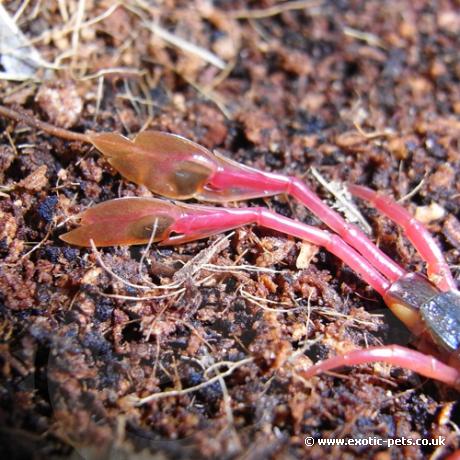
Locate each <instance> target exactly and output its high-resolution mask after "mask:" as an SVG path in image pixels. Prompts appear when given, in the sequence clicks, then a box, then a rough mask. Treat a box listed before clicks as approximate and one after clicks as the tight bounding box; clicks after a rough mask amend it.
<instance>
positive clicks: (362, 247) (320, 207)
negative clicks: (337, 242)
mask: <svg viewBox="0 0 460 460" xmlns="http://www.w3.org/2000/svg"><path fill="white" fill-rule="evenodd" d="M288 193H289V194H291V195H292V196H294V197H295V198H297V199H298V200H299V201H301V202H302V203H303V204H304V205H305V206H306V207H307V208H308V209H310V211H311V212H312V213H313V214H315V215H316V216H317V217H318V218H319V219H321V220H322V221H323V222H324V223H325V224H326V225H327V226H328V227H329V228H331V229H332V230H334V231H335V232H337V234H338V235H340V236H341V238H342V239H343V240H344V241H346V242H347V243H348V244H349V245H350V246H352V247H353V248H355V249H356V250H357V251H358V252H360V253H361V254H362V255H363V256H364V257H365V258H366V259H367V260H368V261H369V262H370V263H371V264H372V265H373V266H374V267H375V268H376V269H377V270H379V271H380V272H381V273H382V274H383V275H385V276H386V277H387V278H388V279H389V280H391V281H393V282H394V281H396V280H398V279H399V278H401V276H403V275H405V271H404V270H403V269H402V268H401V267H399V265H397V264H396V263H395V262H394V261H393V260H391V259H390V258H389V257H388V256H387V255H386V254H384V253H383V252H382V251H381V250H380V249H379V248H377V246H375V244H374V243H373V242H372V241H371V240H370V239H369V238H368V237H367V236H366V235H365V234H364V233H363V232H362V231H361V230H360V229H359V228H358V227H357V226H356V225H353V224H349V223H348V222H346V221H345V220H344V219H343V217H342V216H341V215H340V214H338V213H337V212H335V211H334V210H332V209H331V208H329V207H328V206H326V205H325V204H324V202H323V201H321V199H320V198H319V197H318V196H317V195H316V194H315V193H313V192H312V191H311V190H310V189H309V188H308V187H307V186H306V185H305V184H304V183H303V182H302V181H300V180H299V179H297V178H292V179H291V183H290V186H289V188H288Z"/></svg>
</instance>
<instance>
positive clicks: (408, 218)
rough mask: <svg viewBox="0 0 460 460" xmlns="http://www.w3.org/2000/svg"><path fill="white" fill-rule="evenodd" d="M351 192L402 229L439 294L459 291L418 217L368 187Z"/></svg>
mask: <svg viewBox="0 0 460 460" xmlns="http://www.w3.org/2000/svg"><path fill="white" fill-rule="evenodd" d="M348 189H349V190H350V192H351V193H352V194H353V195H355V196H357V197H359V198H361V199H363V200H366V201H369V202H370V203H372V205H373V206H375V207H376V208H377V209H378V210H379V211H381V212H382V213H383V214H385V215H386V216H387V217H388V218H390V219H391V220H392V221H393V222H395V223H396V224H398V225H400V226H401V227H402V228H403V230H404V232H405V234H406V236H407V238H408V239H409V240H410V241H411V242H412V244H413V245H414V247H415V248H416V249H417V251H418V252H419V253H420V256H421V257H422V258H423V260H425V262H426V264H427V272H428V276H429V278H430V279H431V280H432V281H433V282H434V284H436V286H437V287H438V288H439V289H440V290H442V291H452V290H456V288H457V287H456V284H455V281H454V279H453V277H452V273H451V272H450V270H449V266H448V265H447V262H446V260H445V258H444V256H443V254H442V252H441V249H440V248H439V246H438V245H437V244H436V242H435V240H434V239H433V237H432V236H431V234H430V233H429V232H428V230H427V229H426V228H425V227H424V226H423V225H422V224H421V223H420V222H419V221H418V220H417V219H415V217H413V216H412V215H411V214H410V213H409V212H408V211H407V210H406V209H404V208H403V207H402V206H401V205H399V204H398V203H396V202H395V201H394V200H392V199H391V198H390V197H387V196H382V195H379V194H378V193H377V192H375V191H374V190H371V189H369V188H367V187H363V186H361V185H353V184H350V185H349V186H348Z"/></svg>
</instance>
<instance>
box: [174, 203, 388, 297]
mask: <svg viewBox="0 0 460 460" xmlns="http://www.w3.org/2000/svg"><path fill="white" fill-rule="evenodd" d="M208 209H209V208H208ZM215 209H216V211H215V212H214V213H205V214H202V215H195V216H192V217H190V216H187V217H186V218H184V219H183V220H180V221H178V222H176V224H175V225H174V228H173V230H174V232H177V233H183V234H185V235H193V233H196V234H199V233H202V232H203V231H204V230H206V234H207V235H209V234H210V232H211V233H212V232H214V233H215V232H219V231H223V230H229V229H230V228H236V227H240V226H242V225H246V224H249V223H256V224H258V225H260V226H263V227H267V228H270V229H273V230H277V231H279V232H282V233H286V234H287V235H291V236H294V237H297V238H300V239H303V240H306V241H308V242H310V243H313V244H316V245H318V246H322V247H324V248H325V249H326V250H328V251H329V252H330V253H331V254H334V255H335V256H337V257H338V258H339V259H340V260H342V261H343V262H344V263H345V264H347V265H348V266H349V267H350V268H351V269H353V270H354V271H355V272H356V273H357V274H358V275H359V276H360V277H361V278H362V279H363V280H364V281H365V282H366V283H367V284H369V285H370V286H371V287H372V288H374V289H375V290H376V291H377V292H378V293H379V294H380V295H382V296H383V295H384V294H385V292H386V291H387V289H388V288H389V287H390V283H389V282H388V281H387V280H386V279H385V278H384V277H383V276H382V275H380V273H379V272H378V271H377V270H376V269H375V268H374V267H373V266H372V264H370V263H369V262H368V261H367V260H366V259H365V258H364V257H362V256H361V255H359V254H358V253H357V252H356V251H355V250H354V249H353V248H351V247H350V246H348V245H347V244H346V243H345V242H344V241H343V240H342V239H341V238H340V237H339V236H337V235H335V234H331V233H329V232H327V231H325V230H321V229H319V228H317V227H312V226H309V225H306V224H302V223H301V222H298V221H295V220H293V219H289V218H288V217H284V216H281V215H279V214H276V213H274V212H271V211H268V210H267V209H266V208H262V207H260V208H236V209H228V208H226V209H223V208H215ZM178 241H180V240H178ZM169 242H171V243H174V237H172V238H171V240H170V241H169ZM165 243H168V241H166V242H165Z"/></svg>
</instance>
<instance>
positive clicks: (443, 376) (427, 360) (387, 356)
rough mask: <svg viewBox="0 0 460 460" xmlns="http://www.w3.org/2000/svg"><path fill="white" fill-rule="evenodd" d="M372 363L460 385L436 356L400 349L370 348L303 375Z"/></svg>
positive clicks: (458, 375) (459, 378)
mask: <svg viewBox="0 0 460 460" xmlns="http://www.w3.org/2000/svg"><path fill="white" fill-rule="evenodd" d="M372 362H384V363H387V364H391V365H392V366H399V367H403V368H405V369H409V370H411V371H414V372H417V373H418V374H420V375H423V376H425V377H427V378H430V379H434V380H438V381H440V382H444V383H446V384H447V385H451V386H453V387H456V388H458V387H459V385H460V372H459V371H458V370H457V369H454V368H453V367H450V366H447V365H446V364H444V363H442V362H441V361H439V360H437V359H436V358H434V357H433V356H429V355H425V354H423V353H420V352H418V351H415V350H411V349H409V348H405V347H401V346H399V345H387V346H383V347H370V348H366V349H363V350H354V351H351V352H349V353H345V354H344V355H339V356H334V357H333V358H329V359H326V360H325V361H323V362H321V363H318V364H315V365H314V366H312V367H310V368H309V369H307V370H306V371H303V372H302V373H301V375H302V377H304V378H306V379H308V378H311V377H313V376H315V375H317V374H320V373H321V372H326V371H329V370H332V369H337V368H338V367H342V366H355V365H358V364H368V363H372Z"/></svg>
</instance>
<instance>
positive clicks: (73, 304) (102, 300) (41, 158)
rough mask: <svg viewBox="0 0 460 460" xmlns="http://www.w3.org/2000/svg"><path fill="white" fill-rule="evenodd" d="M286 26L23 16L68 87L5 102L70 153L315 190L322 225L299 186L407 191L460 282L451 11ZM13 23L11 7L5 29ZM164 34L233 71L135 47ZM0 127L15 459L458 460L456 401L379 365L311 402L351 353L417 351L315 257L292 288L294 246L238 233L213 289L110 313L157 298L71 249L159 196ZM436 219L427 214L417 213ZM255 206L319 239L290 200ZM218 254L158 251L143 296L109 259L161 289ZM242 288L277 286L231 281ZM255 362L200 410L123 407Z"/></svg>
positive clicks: (146, 9)
mask: <svg viewBox="0 0 460 460" xmlns="http://www.w3.org/2000/svg"><path fill="white" fill-rule="evenodd" d="M275 3H277V2H275V1H271V0H264V1H251V2H243V1H236V0H235V1H225V2H224V1H217V0H216V1H214V2H204V1H198V0H197V1H195V2H191V1H181V0H166V1H163V2H152V4H148V3H147V2H143V1H139V2H137V1H133V2H125V4H126V5H129V7H119V8H117V9H113V10H112V12H111V14H110V15H105V16H104V17H102V18H99V20H98V21H96V22H95V23H93V24H87V22H88V21H89V20H91V19H95V18H97V17H98V16H99V15H101V14H103V13H104V12H105V11H107V9H109V8H110V7H111V5H113V2H109V1H101V2H86V4H85V2H80V3H79V2H76V1H74V0H68V1H62V2H51V1H46V2H41V3H39V4H37V2H35V1H31V2H30V3H29V4H28V5H27V7H26V8H25V10H24V11H23V13H22V15H21V17H20V20H19V26H20V28H21V30H22V31H23V32H24V33H25V34H26V35H27V37H28V38H30V39H33V38H37V37H38V38H39V39H38V40H35V41H34V44H35V46H36V48H37V50H38V51H39V52H40V53H41V55H42V57H43V59H44V60H45V61H47V62H49V63H55V64H57V65H58V67H59V69H58V70H54V71H50V70H47V71H45V69H41V70H39V73H38V77H39V79H38V80H30V81H26V82H20V83H17V82H6V81H2V82H1V83H0V103H2V104H3V105H7V106H10V107H13V108H14V107H16V108H21V109H23V110H26V111H28V112H29V113H30V114H33V115H34V116H35V117H37V118H38V119H41V120H46V121H49V122H51V123H53V124H55V125H56V126H61V127H65V128H68V129H71V130H73V131H77V132H85V131H87V130H92V131H98V132H99V131H118V132H121V133H123V134H125V135H128V136H129V135H131V134H135V133H136V132H138V131H139V130H141V129H144V128H146V127H148V128H151V129H161V130H165V131H169V132H174V133H177V134H181V135H183V136H186V137H188V138H190V139H192V140H194V141H196V142H198V143H200V144H202V145H204V146H206V147H208V148H210V149H217V150H219V151H220V152H222V153H223V154H224V155H226V156H228V157H231V158H233V159H235V160H238V161H241V162H243V163H245V164H247V165H251V166H255V167H258V168H261V169H264V170H268V171H276V172H282V173H286V174H291V175H296V176H298V177H302V178H304V179H305V181H306V182H307V183H308V184H309V185H310V186H311V187H312V188H313V189H314V190H316V191H317V192H318V193H319V194H320V195H321V197H322V198H323V199H325V200H327V201H328V202H329V203H330V204H332V200H331V196H330V195H329V194H328V193H327V192H326V191H325V190H324V189H323V188H322V187H321V186H320V185H319V184H318V183H317V182H316V180H315V179H314V178H313V176H312V175H311V174H309V168H311V167H315V168H316V169H317V170H319V172H320V173H321V174H322V175H323V176H324V177H325V178H327V179H328V180H329V181H349V182H354V183H360V184H366V185H368V186H369V187H372V188H374V189H378V190H380V191H382V192H385V193H387V194H389V195H392V196H394V197H396V198H400V197H403V196H405V195H406V194H408V193H410V192H412V191H414V190H415V193H414V194H412V195H411V196H410V198H409V199H408V200H406V201H404V205H405V206H406V207H407V208H408V209H409V210H410V211H411V212H413V213H417V215H418V216H419V217H421V218H422V219H425V220H426V222H427V225H428V227H429V229H430V231H431V232H432V233H433V234H434V235H435V237H436V240H437V241H438V243H439V245H440V246H441V247H442V249H443V251H444V253H445V256H446V258H447V260H448V262H449V264H451V265H452V266H454V267H457V268H456V269H455V270H457V271H455V270H454V274H458V266H459V264H460V253H459V251H460V223H459V219H460V212H459V209H460V149H459V135H460V54H459V50H460V34H459V33H458V31H459V30H460V5H459V3H458V2H457V1H454V0H451V1H448V0H438V1H428V0H426V1H422V0H413V1H409V0H389V1H385V2H381V1H364V0H361V1H360V0H356V1H353V0H338V1H327V0H324V1H322V2H321V1H317V2H311V5H312V6H311V7H310V8H303V9H302V8H300V7H298V8H297V9H292V10H290V11H289V10H287V9H286V11H281V12H276V11H273V10H270V9H269V8H270V7H271V6H273V5H274V4H275ZM22 4H23V2H22V1H11V2H6V5H5V6H6V8H7V9H8V11H9V12H10V13H11V14H12V15H13V14H14V13H15V12H16V11H17V10H18V8H19V7H20V6H21V5H22ZM79 4H80V6H81V4H83V5H85V8H84V10H83V11H80V13H81V15H82V16H80V17H81V21H80V25H81V28H80V29H78V27H77V26H76V25H75V24H76V19H75V18H76V16H78V14H79V13H78V7H79ZM242 8H249V10H248V11H250V10H254V11H256V13H257V12H259V13H260V14H254V13H253V14H252V15H253V17H252V18H251V17H249V16H250V15H248V14H245V13H244V12H241V9H242ZM260 9H265V10H264V12H261V11H260ZM237 11H239V14H235V12H237ZM109 12H110V11H109ZM270 12H272V13H278V14H272V15H270V14H269V13H270ZM153 20H155V21H158V24H159V25H160V26H161V27H162V28H163V29H164V30H168V31H169V32H171V33H173V34H174V35H176V36H179V37H182V38H184V39H185V41H186V43H193V44H196V45H198V46H199V47H201V48H202V49H203V50H208V51H211V52H212V53H213V54H214V55H216V56H218V57H219V58H220V59H222V60H223V61H225V62H226V63H229V66H228V67H227V69H226V70H225V71H222V70H220V69H218V68H217V67H216V66H215V65H213V64H212V63H208V62H206V61H205V60H203V59H202V57H198V56H196V55H194V54H192V53H191V52H189V51H188V50H186V49H179V48H177V47H174V46H170V45H168V44H167V43H166V42H165V41H163V40H162V39H161V38H159V37H158V35H155V34H153V33H152V30H151V29H149V28H146V27H144V24H146V23H149V22H152V21H153ZM77 24H78V21H77ZM78 30H79V33H78V32H76V31H78ZM106 69H111V70H110V71H107V70H106ZM0 126H1V129H2V132H3V134H2V136H1V145H0V181H1V184H2V185H1V189H0V192H1V193H0V257H1V259H2V260H1V265H0V318H1V322H0V363H1V367H0V375H1V385H0V392H1V393H0V438H1V441H0V445H1V451H2V454H1V455H2V458H10V459H13V458H14V459H22V458H28V459H29V458H34V459H52V458H73V459H77V458H80V457H82V458H91V459H96V458H97V459H101V458H110V459H112V458H117V459H118V458H134V459H137V458H139V459H144V458H145V459H147V458H149V459H190V458H200V459H203V458H204V459H225V458H228V459H234V458H238V459H254V460H256V459H275V458H276V459H297V458H299V459H300V458H315V459H320V458H321V459H322V458H378V459H390V458H391V459H402V458H411V459H419V458H428V457H430V456H431V455H433V454H434V457H432V458H437V459H438V458H445V457H446V456H447V455H448V454H449V453H451V452H453V451H454V450H455V449H456V448H458V447H459V438H458V431H456V430H458V429H457V428H456V425H455V424H457V425H458V423H459V421H460V408H459V406H458V404H457V403H456V401H457V398H458V394H456V393H455V392H454V391H453V390H451V389H449V388H447V387H445V386H442V385H438V384H436V383H434V382H433V381H427V380H426V379H421V378H420V377H418V376H417V375H416V374H413V373H412V372H409V371H406V370H403V369H398V368H390V367H388V366H384V365H378V364H375V365H367V366H360V367H357V368H352V369H346V370H344V371H343V372H341V373H340V374H339V373H331V374H327V375H321V376H319V377H315V378H313V379H311V380H309V381H304V380H302V379H301V378H299V376H298V375H297V371H298V370H300V369H304V368H307V367H308V366H310V365H311V363H312V362H316V361H318V360H320V359H324V358H325V357H327V356H330V355H334V354H337V353H340V352H343V351H345V350H350V349H354V348H357V347H364V346H366V345H375V344H381V343H399V344H402V345H407V344H409V343H410V341H411V337H410V335H409V334H408V333H407V331H405V330H404V328H403V327H402V326H401V325H400V324H399V322H398V321H397V320H395V319H394V318H393V317H392V315H391V314H390V313H388V312H387V310H386V307H385V304H384V303H383V301H382V300H381V298H380V297H379V296H378V294H377V293H375V292H374V291H373V290H372V289H370V288H369V287H368V286H366V285H365V284H364V283H363V282H362V281H360V280H359V279H358V278H357V277H356V276H355V275H354V274H353V272H352V271H351V270H349V269H348V268H347V267H346V266H344V265H343V264H342V263H340V261H338V260H337V259H336V258H335V257H333V256H331V255H330V254H327V253H326V252H325V251H322V250H321V251H319V252H317V253H316V255H315V257H314V258H313V260H312V261H311V263H310V264H309V265H308V264H307V266H306V268H298V256H299V252H300V249H301V246H302V245H301V243H300V242H298V241H294V240H290V239H287V238H286V237H285V236H284V235H282V234H277V233H274V232H269V231H267V230H263V229H260V228H257V227H246V228H242V229H239V230H237V231H235V232H234V234H232V236H230V238H229V244H227V245H225V244H222V245H221V246H220V249H219V250H218V251H217V253H216V254H215V255H214V256H213V258H212V259H211V260H210V261H209V262H212V264H214V265H215V266H220V267H221V270H220V271H218V272H216V271H211V270H205V269H202V270H200V271H198V272H197V273H196V274H194V275H193V276H192V275H191V274H190V273H188V274H187V273H185V272H184V271H182V272H180V273H181V276H183V279H184V280H185V283H184V287H185V290H184V291H183V292H182V293H180V294H179V293H178V294H177V295H175V296H172V297H167V298H165V299H150V300H134V301H133V300H125V299H120V298H116V297H115V298H114V297H109V296H108V295H113V294H116V295H118V296H131V297H133V296H143V295H145V292H144V291H142V290H140V289H136V288H133V287H131V286H128V285H125V284H124V283H122V282H121V281H120V280H119V279H116V278H114V277H113V276H111V275H110V273H108V272H107V271H106V270H105V269H104V268H103V267H102V266H101V265H100V264H99V263H98V260H97V257H96V254H95V253H94V252H92V251H91V250H87V249H81V248H76V247H70V246H67V245H66V244H65V243H63V242H62V241H61V240H60V239H59V235H60V234H62V233H64V232H65V231H67V230H69V229H71V228H74V226H75V224H74V221H73V220H72V219H71V217H72V216H75V215H76V214H78V212H80V211H81V210H83V209H85V208H87V207H88V206H90V205H91V204H93V203H99V202H102V201H104V200H107V199H112V198H116V197H118V196H135V195H143V196H149V194H150V193H149V192H148V191H147V190H145V189H144V188H142V187H137V186H135V185H134V184H132V183H128V182H126V181H124V180H123V179H122V178H121V177H120V176H119V175H118V174H117V173H116V172H115V171H114V170H113V169H111V167H110V166H109V165H108V163H107V161H106V160H105V159H104V158H103V157H102V156H101V155H99V154H98V152H97V151H95V150H94V149H92V148H90V146H88V145H84V144H82V143H78V142H68V141H65V140H62V139H58V138H55V137H52V136H49V135H46V134H44V133H42V132H40V131H37V130H35V129H32V128H29V127H27V126H26V125H24V124H22V123H16V122H13V121H10V120H6V119H1V120H0ZM433 203H435V204H436V205H437V207H436V212H434V211H433V207H431V208H426V207H425V206H429V205H431V204H433ZM249 204H250V205H265V206H268V207H270V208H271V209H273V210H276V211H277V212H280V213H281V214H284V215H288V216H291V217H294V218H297V219H299V220H303V221H305V222H307V223H310V224H315V225H321V224H320V222H319V221H318V220H317V219H316V218H315V217H314V216H312V215H310V214H309V213H308V212H307V211H306V210H305V209H304V208H303V207H302V206H300V205H298V204H297V203H295V202H294V201H292V200H290V199H287V198H286V197H282V196H280V197H275V198H272V199H267V200H253V201H252V202H251V203H249ZM359 205H360V209H361V211H362V213H363V215H364V216H365V217H366V219H367V220H368V222H369V223H370V224H371V226H372V228H373V231H374V235H373V237H374V238H375V240H377V241H378V242H379V245H380V247H381V248H383V249H384V250H385V251H386V252H387V253H388V254H389V255H391V257H393V258H394V259H395V260H396V261H398V262H399V263H401V264H402V265H403V266H405V267H407V268H408V269H409V270H413V271H421V272H423V270H424V266H423V262H422V261H421V259H420V257H419V256H418V255H417V254H416V252H415V251H414V249H413V248H412V247H411V246H410V244H409V243H408V241H407V240H406V239H405V238H404V236H403V234H402V233H401V231H400V230H399V229H398V228H397V227H396V226H395V225H393V224H392V223H390V222H388V220H386V219H385V218H383V217H382V216H380V215H379V214H378V213H377V212H375V211H374V210H372V209H370V208H368V207H366V206H365V205H364V204H363V203H360V204H359ZM219 238H221V236H215V237H213V238H209V239H208V240H204V241H199V242H197V243H191V244H187V245H183V246H179V247H173V248H169V247H168V248H159V247H154V248H152V249H151V251H150V252H149V254H148V257H147V258H146V261H145V264H144V267H145V268H144V271H143V273H142V275H140V274H139V270H138V266H139V261H140V258H141V256H142V248H137V247H136V248H127V247H115V248H108V249H104V250H101V251H100V257H101V258H102V260H103V261H104V264H105V265H106V266H107V267H109V268H110V269H111V270H113V271H114V272H116V273H117V274H118V275H119V276H120V277H122V278H124V279H125V280H128V281H129V282H131V283H135V284H145V283H146V282H147V281H149V282H154V283H157V284H168V283H172V282H173V281H174V279H177V276H178V275H177V272H178V270H180V268H181V267H182V266H183V264H184V263H186V262H188V261H190V260H191V259H192V258H193V257H194V256H196V255H197V254H199V253H201V254H205V252H203V251H206V249H207V248H209V246H210V245H211V244H213V243H215V242H216V241H217V240H219ZM38 243H40V244H38ZM233 265H246V266H252V267H259V268H260V269H264V270H261V271H259V272H254V271H244V270H240V271H231V270H230V269H229V268H225V267H228V266H233ZM267 269H269V270H267ZM184 273H185V275H184ZM174 277H176V278H174ZM156 293H157V294H158V291H157V292H156ZM163 293H164V292H163ZM249 295H251V296H256V297H259V298H260V299H259V300H258V301H257V302H255V301H253V300H251V298H249V297H248V296H249ZM263 299H267V300H269V301H270V303H264V300H263ZM261 305H262V306H261ZM267 307H268V308H270V309H271V310H269V309H267ZM276 309H282V310H281V311H276ZM286 310H287V311H286ZM289 310H291V311H289ZM294 356H295V357H296V359H292V358H293V357H294ZM246 358H253V361H251V362H242V363H239V365H238V366H237V368H236V369H235V371H234V372H233V373H232V374H231V375H229V376H227V377H225V378H224V379H220V380H219V379H215V380H214V381H213V383H211V384H210V385H207V386H202V387H201V388H200V389H199V390H197V391H194V392H190V393H187V394H183V395H179V396H168V397H162V398H158V399H156V400H154V401H152V402H149V403H146V404H144V405H142V406H140V407H134V406H133V405H132V404H131V403H130V401H131V400H130V398H129V396H130V395H131V396H132V395H136V396H138V397H144V396H148V395H150V394H154V393H159V392H163V391H168V390H180V389H186V388H188V387H192V386H195V385H198V384H200V383H203V382H204V381H205V380H207V379H210V378H212V377H213V376H215V374H213V372H210V373H208V374H205V372H204V370H205V369H206V368H208V367H209V366H211V365H213V364H215V363H218V362H221V361H224V362H227V363H228V362H234V363H236V362H239V361H241V360H243V359H246ZM227 369H228V364H227V366H221V367H218V368H215V370H220V371H222V372H224V371H225V370H227ZM438 435H441V436H444V437H445V438H446V447H441V448H439V449H436V448H433V447H417V446H394V447H393V448H391V449H388V448H387V447H384V446H364V447H363V446H349V447H322V446H319V445H317V444H316V445H315V446H314V447H310V448H309V447H306V446H305V445H304V438H305V437H306V436H311V437H313V438H327V437H336V438H339V437H340V438H342V437H345V438H354V439H357V438H367V437H371V438H381V439H388V438H392V437H412V438H417V437H421V438H431V437H436V436H438Z"/></svg>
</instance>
